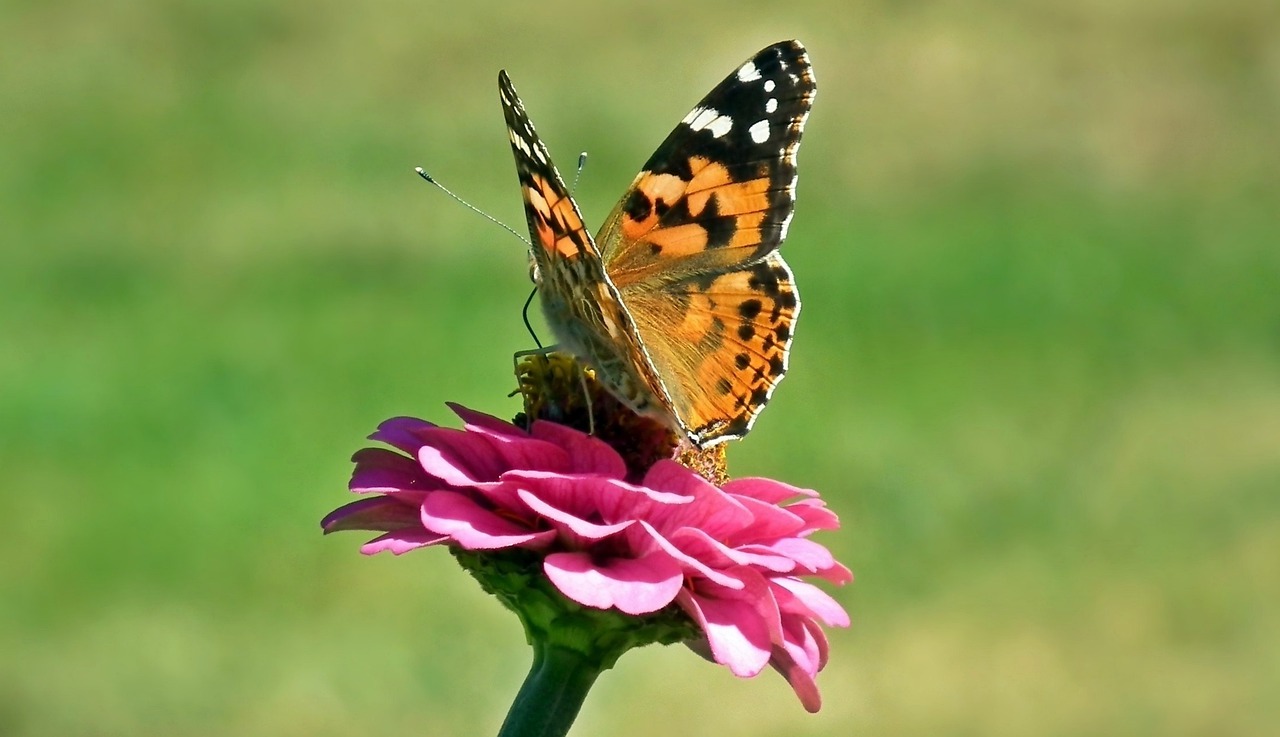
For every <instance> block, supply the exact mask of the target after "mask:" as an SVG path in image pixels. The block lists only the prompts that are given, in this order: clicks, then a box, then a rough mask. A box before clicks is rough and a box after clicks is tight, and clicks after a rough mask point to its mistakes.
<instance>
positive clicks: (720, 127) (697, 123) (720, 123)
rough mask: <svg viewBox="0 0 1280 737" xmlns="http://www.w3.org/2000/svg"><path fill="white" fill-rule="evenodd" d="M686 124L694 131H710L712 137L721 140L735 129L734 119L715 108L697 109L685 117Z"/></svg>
mask: <svg viewBox="0 0 1280 737" xmlns="http://www.w3.org/2000/svg"><path fill="white" fill-rule="evenodd" d="M683 122H684V124H685V125H687V126H689V129H690V130H692V131H700V130H709V131H711V135H712V136H713V137H715V138H719V137H721V136H723V135H724V134H726V133H728V132H729V131H730V130H732V129H733V118H730V117H729V116H728V115H721V114H720V112H719V111H717V110H716V109H715V108H709V107H695V108H694V109H693V110H692V111H690V113H689V114H688V115H686V116H684V121H683Z"/></svg>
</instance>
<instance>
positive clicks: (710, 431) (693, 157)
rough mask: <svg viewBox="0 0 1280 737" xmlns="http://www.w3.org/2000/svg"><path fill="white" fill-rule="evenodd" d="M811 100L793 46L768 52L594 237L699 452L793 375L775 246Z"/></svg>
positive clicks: (789, 296)
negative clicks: (786, 378)
mask: <svg viewBox="0 0 1280 737" xmlns="http://www.w3.org/2000/svg"><path fill="white" fill-rule="evenodd" d="M815 92H816V85H815V81H814V76H813V69H812V66H811V65H810V63H809V58H808V55H807V53H806V52H805V49H804V47H803V46H802V45H801V44H800V43H799V42H798V41H784V42H781V43H778V44H774V45H773V46H770V47H768V48H765V49H763V50H762V51H760V52H759V53H758V54H756V55H755V56H754V57H752V58H751V59H749V60H748V61H747V62H745V63H744V64H742V65H741V66H739V67H738V69H737V70H735V71H734V72H733V73H732V74H730V75H729V76H728V77H726V78H725V79H724V80H723V81H722V82H721V83H720V84H718V85H716V87H715V88H714V89H713V90H712V91H711V92H710V93H709V94H707V96H706V97H704V98H703V99H702V101H701V102H699V103H698V104H697V105H696V106H694V108H693V110H692V111H690V112H689V114H688V115H686V116H685V117H684V119H683V120H682V121H681V122H680V124H679V125H678V126H676V128H675V130H673V131H672V132H671V134H670V135H669V136H667V138H666V140H665V141H663V142H662V144H661V145H660V146H659V147H658V149H657V151H655V152H654V154H653V155H652V156H651V157H650V158H649V160H648V161H647V162H646V163H645V165H644V167H643V169H642V171H641V172H640V174H639V175H638V176H637V177H636V178H635V180H634V181H633V182H632V184H631V187H630V188H629V189H628V190H627V192H626V194H624V195H623V197H622V199H621V200H620V201H619V202H618V204H617V206H616V207H615V208H614V210H613V212H612V213H611V214H610V216H609V218H608V219H607V220H606V222H605V225H604V227H603V228H602V229H601V231H600V233H599V235H598V236H597V239H596V243H598V244H599V245H598V247H599V249H600V256H601V258H602V259H603V262H604V269H605V273H606V275H607V276H608V278H609V280H610V281H611V283H612V284H613V285H614V286H615V287H616V289H617V292H618V294H619V296H620V299H621V300H622V303H623V305H624V306H625V308H626V311H627V313H629V315H630V317H631V319H632V320H633V321H634V323H635V327H636V332H637V333H638V335H639V340H640V343H641V345H642V346H643V348H644V351H643V352H644V358H645V360H647V361H648V362H649V363H650V364H651V366H652V369H653V372H654V373H655V374H656V375H657V376H658V377H660V379H661V382H662V384H663V385H664V390H665V393H666V395H667V398H668V401H669V403H670V405H671V409H672V413H673V414H674V416H675V418H676V419H677V420H678V422H679V425H680V427H681V429H682V430H683V431H684V432H685V434H686V435H687V436H688V437H689V439H690V440H691V441H692V442H693V443H694V444H696V445H699V446H701V447H706V446H710V445H714V444H716V443H719V442H722V441H724V440H729V439H733V438H738V437H741V436H743V435H744V434H746V432H747V431H748V430H750V428H751V425H752V423H753V422H754V421H755V418H756V417H757V415H758V414H759V413H760V411H761V409H762V408H763V407H764V405H765V403H767V402H768V400H769V398H770V396H771V395H772V392H773V390H774V388H775V387H776V386H777V384H778V382H779V381H781V379H782V377H783V375H784V374H785V373H786V370H787V358H788V353H789V350H790V345H791V335H792V329H793V326H794V324H795V321H796V317H797V316H798V315H799V312H800V300H799V296H798V294H797V292H796V289H795V285H794V280H793V277H792V274H791V270H790V268H789V267H788V266H787V264H786V262H785V261H784V260H783V259H782V257H781V255H780V254H779V253H778V252H777V250H778V247H779V246H780V245H781V244H782V241H783V239H784V238H785V237H786V234H787V228H788V225H789V224H790V222H791V216H792V213H793V211H794V208H795V192H796V181H797V176H796V154H797V152H798V150H799V147H800V137H801V134H802V133H803V130H804V124H805V121H806V119H807V117H808V115H809V110H810V107H811V106H812V103H813V98H814V95H815Z"/></svg>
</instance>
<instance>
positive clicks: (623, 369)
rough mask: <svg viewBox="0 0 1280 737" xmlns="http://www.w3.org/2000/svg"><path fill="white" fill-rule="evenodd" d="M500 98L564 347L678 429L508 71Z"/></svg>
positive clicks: (550, 315) (546, 303)
mask: <svg viewBox="0 0 1280 737" xmlns="http://www.w3.org/2000/svg"><path fill="white" fill-rule="evenodd" d="M498 93H499V98H500V100H501V102H502V111H503V115H504V116H505V118H506V121H507V133H508V135H509V137H510V139H511V151H512V153H514V154H515V159H516V172H517V174H518V175H519V178H520V191H521V194H522V196H523V197H524V209H525V217H526V219H527V220H528V223H529V236H530V240H531V246H530V250H531V252H532V256H531V259H532V262H533V265H534V266H535V270H534V273H533V276H534V280H535V281H536V282H537V283H538V286H539V295H540V296H541V300H542V311H543V314H544V315H545V316H546V318H547V323H548V324H549V325H550V327H551V329H552V331H553V332H554V333H555V335H556V339H557V341H558V343H559V347H560V348H562V349H564V350H567V351H569V352H571V353H573V354H574V355H576V356H578V357H579V358H581V359H583V360H585V361H586V362H587V363H589V364H590V365H591V366H592V367H593V368H595V369H596V375H597V377H598V378H599V379H600V380H601V382H602V383H603V384H604V385H605V386H606V387H607V388H608V389H609V390H610V391H611V392H612V393H613V394H614V395H615V396H617V397H618V399H619V400H620V401H622V402H623V403H624V404H626V405H627V406H629V407H630V408H631V409H633V410H635V411H636V412H639V413H641V414H647V415H651V416H654V417H657V418H660V419H662V420H664V421H667V422H669V423H671V424H672V425H673V426H674V424H675V423H674V415H673V414H672V412H671V408H670V402H669V401H668V399H667V396H666V393H665V391H664V389H663V387H662V382H661V381H660V379H659V378H658V377H657V376H656V375H655V374H654V371H653V366H652V364H651V363H650V362H649V361H648V359H647V358H646V357H645V356H644V353H643V348H642V347H641V345H640V339H639V335H638V332H637V330H636V328H635V325H634V323H633V321H632V319H631V316H630V314H629V313H628V312H627V310H626V309H625V308H624V307H623V306H622V300H621V299H620V297H619V296H618V292H617V290H616V289H615V288H614V286H613V284H612V283H610V281H609V279H608V277H607V276H606V275H605V270H604V264H603V263H602V261H601V259H600V255H599V252H598V251H597V250H596V244H595V242H594V241H593V240H592V239H591V236H590V234H588V233H587V231H586V228H584V227H583V225H582V214H581V213H580V212H579V211H578V206H577V204H576V203H575V202H574V201H573V198H572V197H571V196H570V195H569V190H568V188H567V187H565V185H564V180H563V179H562V178H561V177H560V173H559V172H558V171H557V170H556V168H555V165H554V164H552V163H551V156H550V154H548V152H547V148H546V146H545V145H543V143H542V140H541V139H540V138H539V137H538V134H537V132H536V131H534V129H533V123H532V122H530V120H529V116H528V114H527V113H526V112H525V109H524V104H523V103H522V102H521V101H520V97H519V95H517V94H516V91H515V87H513V86H512V84H511V79H510V78H509V77H508V76H507V74H506V72H500V73H499V74H498Z"/></svg>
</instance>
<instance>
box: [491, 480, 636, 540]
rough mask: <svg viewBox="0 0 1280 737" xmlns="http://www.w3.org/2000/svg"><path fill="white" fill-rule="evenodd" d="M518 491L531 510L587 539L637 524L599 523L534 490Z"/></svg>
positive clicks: (607, 534) (598, 538)
mask: <svg viewBox="0 0 1280 737" xmlns="http://www.w3.org/2000/svg"><path fill="white" fill-rule="evenodd" d="M516 493H517V495H518V496H519V497H520V500H521V501H523V502H524V503H525V504H526V505H528V507H529V509H530V510H532V511H533V512H536V513H537V514H540V515H542V516H543V517H545V518H546V519H548V520H551V521H552V522H553V523H559V524H560V525H562V526H564V527H566V528H568V529H569V530H570V531H572V532H573V533H574V534H575V535H578V536H580V537H582V538H584V539H585V540H600V539H603V538H606V537H608V536H610V535H615V534H617V533H619V532H622V531H623V530H625V529H627V528H628V527H630V526H631V525H634V524H635V521H634V520H626V521H624V522H618V523H617V524H612V525H597V524H594V523H592V522H588V521H587V520H585V519H582V518H581V517H577V516H574V515H572V514H569V513H567V512H564V511H562V510H560V509H557V508H556V507H553V506H551V505H550V504H547V503H546V502H544V501H542V500H541V499H539V498H538V497H537V496H536V495H534V494H533V493H532V492H529V491H526V490H524V489H521V490H520V491H518V492H516Z"/></svg>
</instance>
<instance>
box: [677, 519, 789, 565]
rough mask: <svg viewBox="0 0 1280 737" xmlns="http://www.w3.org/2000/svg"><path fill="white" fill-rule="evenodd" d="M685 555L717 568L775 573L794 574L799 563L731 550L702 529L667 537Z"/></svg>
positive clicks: (773, 556)
mask: <svg viewBox="0 0 1280 737" xmlns="http://www.w3.org/2000/svg"><path fill="white" fill-rule="evenodd" d="M667 537H668V538H669V539H670V540H671V542H672V544H674V545H676V546H677V547H679V548H680V550H682V551H683V552H685V553H687V554H688V555H690V556H692V557H694V558H697V559H698V560H700V561H702V562H703V563H706V564H707V565H709V566H713V567H715V568H722V569H723V568H730V567H734V566H754V567H757V568H764V569H765V570H768V571H771V572H774V573H790V572H791V571H792V570H794V569H795V563H794V562H793V561H792V560H791V559H790V558H787V557H785V556H781V555H770V554H768V551H765V552H764V554H761V553H760V552H758V551H752V550H748V549H746V548H730V547H729V546H727V545H725V544H724V543H721V542H720V541H718V540H716V539H714V538H712V537H711V536H710V535H708V534H707V533H705V532H703V531H702V530H699V529H696V528H693V527H682V528H680V529H679V530H676V531H675V532H673V533H671V534H670V535H668V536H667Z"/></svg>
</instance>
